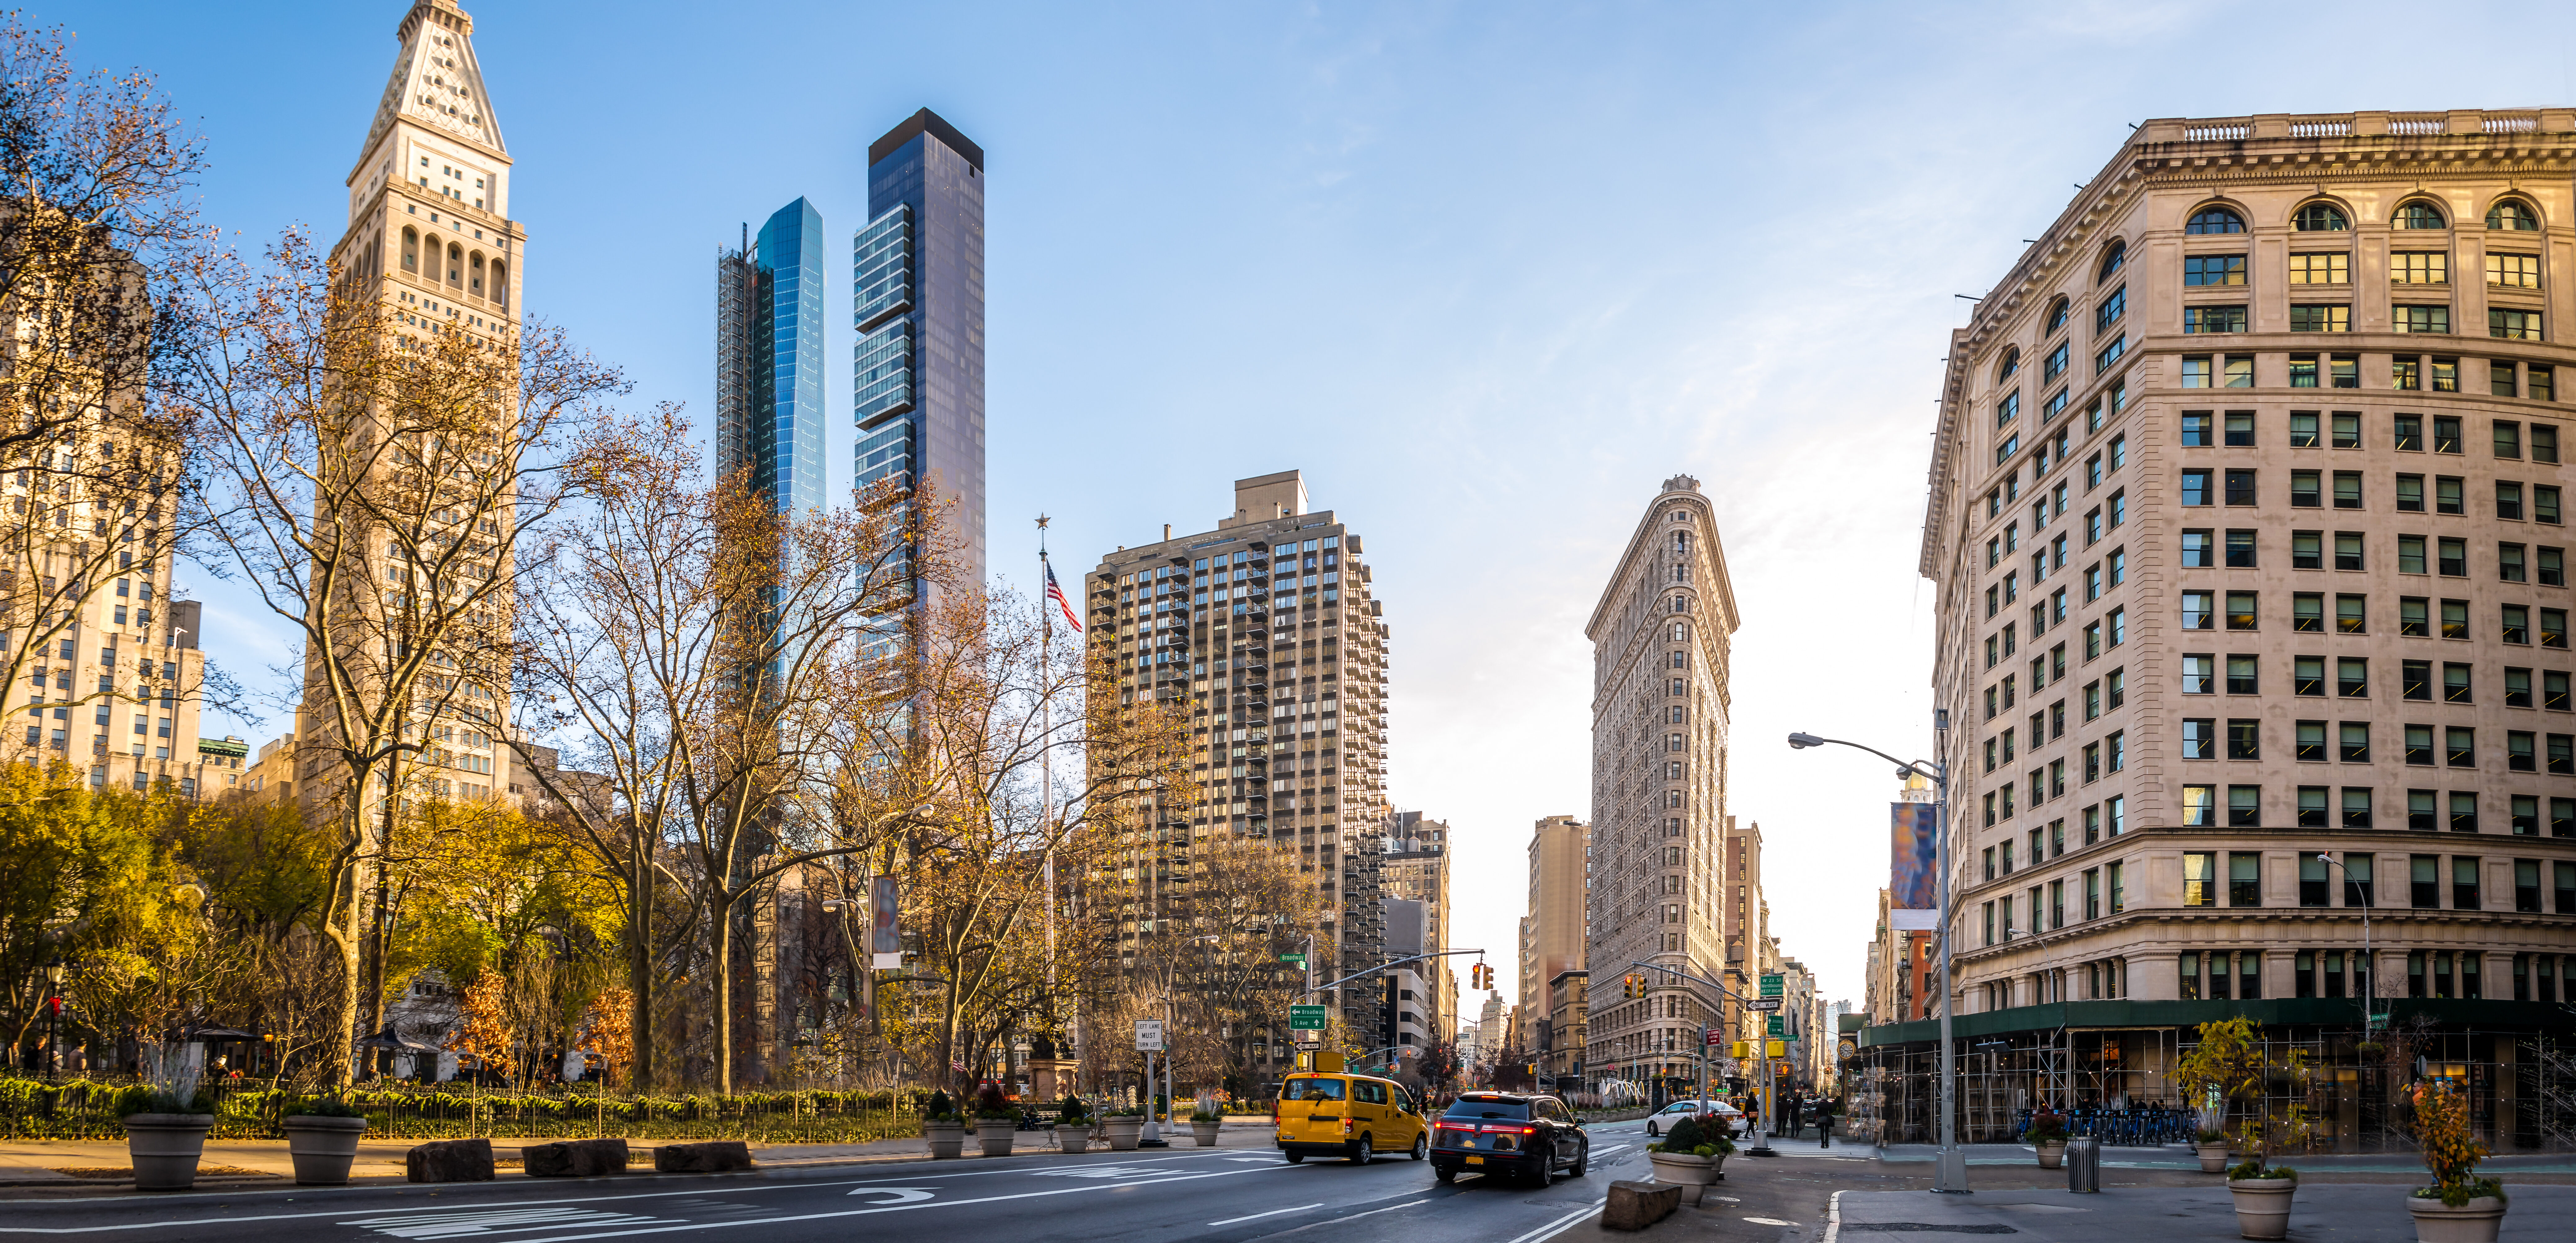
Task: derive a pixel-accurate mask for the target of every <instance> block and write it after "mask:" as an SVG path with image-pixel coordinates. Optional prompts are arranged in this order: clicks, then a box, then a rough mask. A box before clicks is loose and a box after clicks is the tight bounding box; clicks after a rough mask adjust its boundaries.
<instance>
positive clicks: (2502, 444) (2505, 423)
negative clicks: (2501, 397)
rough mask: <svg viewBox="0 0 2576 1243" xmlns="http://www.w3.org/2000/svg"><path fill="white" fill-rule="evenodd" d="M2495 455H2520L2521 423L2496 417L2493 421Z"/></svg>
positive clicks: (2508, 395)
mask: <svg viewBox="0 0 2576 1243" xmlns="http://www.w3.org/2000/svg"><path fill="white" fill-rule="evenodd" d="M2512 395H2513V394H2511V393H2507V394H2505V396H2507V397H2510V396H2512ZM2495 455H2496V456H2497V457H2500V458H2519V457H2521V456H2522V424H2520V423H2516V422H2514V421H2513V420H2511V419H2497V420H2496V421H2495Z"/></svg>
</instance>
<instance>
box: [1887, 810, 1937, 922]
mask: <svg viewBox="0 0 2576 1243" xmlns="http://www.w3.org/2000/svg"><path fill="white" fill-rule="evenodd" d="M1939 819H1940V817H1939V812H1938V808H1937V805H1935V804H1932V803H1891V804H1889V805H1888V822H1889V825H1890V829H1891V832H1890V834H1889V847H1890V849H1889V852H1888V888H1887V904H1888V906H1890V907H1891V908H1894V909H1896V910H1908V911H1928V910H1931V909H1933V907H1934V906H1936V905H1938V904H1939V902H1940V900H1941V899H1940V884H1941V873H1940V842H1939V841H1938V840H1936V837H1935V835H1936V834H1937V833H1938V832H1939V828H1940V826H1939Z"/></svg>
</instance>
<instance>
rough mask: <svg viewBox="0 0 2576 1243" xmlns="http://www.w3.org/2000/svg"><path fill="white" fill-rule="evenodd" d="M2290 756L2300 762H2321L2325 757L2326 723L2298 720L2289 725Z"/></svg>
mask: <svg viewBox="0 0 2576 1243" xmlns="http://www.w3.org/2000/svg"><path fill="white" fill-rule="evenodd" d="M2291 732H2292V737H2293V740H2294V741H2293V745H2292V747H2291V752H2290V754H2291V757H2292V758H2293V759H2296V760H2299V761H2300V762H2302V763H2323V762H2324V761H2325V758H2326V723H2325V722H2323V721H2298V722H2295V723H2293V724H2292V725H2291Z"/></svg>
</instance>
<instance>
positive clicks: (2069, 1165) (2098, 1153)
mask: <svg viewBox="0 0 2576 1243" xmlns="http://www.w3.org/2000/svg"><path fill="white" fill-rule="evenodd" d="M2066 1189H2067V1190H2068V1191H2090V1192H2099V1191H2101V1190H2102V1141H2100V1140H2098V1139H2095V1138H2093V1137H2092V1136H2090V1135H2078V1136H2076V1137H2075V1138H2073V1139H2070V1140H2068V1141H2066Z"/></svg>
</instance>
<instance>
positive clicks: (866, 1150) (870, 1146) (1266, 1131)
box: [0, 1117, 1271, 1191]
mask: <svg viewBox="0 0 2576 1243" xmlns="http://www.w3.org/2000/svg"><path fill="white" fill-rule="evenodd" d="M1270 1136H1271V1131H1270V1119H1269V1118H1267V1117H1230V1118H1228V1119H1226V1121H1225V1125H1224V1127H1223V1128H1222V1129H1220V1130H1219V1131H1218V1132H1217V1147H1220V1148H1268V1147H1270V1146H1271V1138H1270ZM1165 1138H1166V1139H1170V1138H1172V1137H1171V1135H1170V1134H1168V1133H1167V1134H1166V1135H1165ZM1012 1139H1013V1144H1012V1149H1011V1155H1012V1156H1015V1157H1027V1156H1043V1155H1048V1154H1053V1153H1057V1152H1058V1151H1059V1150H1058V1149H1057V1148H1056V1147H1055V1143H1054V1137H1053V1136H1051V1135H1050V1134H1048V1133H1047V1132H1045V1131H1016V1132H1013V1133H1012ZM425 1142H427V1141H425V1140H416V1139H371V1140H363V1141H360V1143H359V1145H358V1159H357V1161H356V1162H355V1163H353V1164H352V1165H351V1166H350V1168H349V1181H350V1182H352V1183H399V1182H402V1181H404V1177H405V1175H404V1168H403V1156H404V1154H405V1153H408V1152H410V1151H411V1150H412V1149H413V1148H415V1147H417V1146H419V1145H420V1144H422V1143H425ZM547 1142H550V1141H547V1140H542V1139H537V1140H522V1139H509V1140H494V1141H492V1157H493V1160H494V1161H495V1162H496V1163H499V1162H508V1163H511V1164H507V1165H503V1166H502V1167H501V1168H500V1169H498V1170H497V1171H496V1174H497V1176H498V1177H501V1178H522V1177H525V1175H523V1174H521V1173H520V1172H519V1170H518V1168H517V1166H516V1162H517V1161H518V1160H519V1150H520V1148H521V1147H522V1146H523V1145H527V1144H542V1143H547ZM682 1142H686V1141H681V1140H628V1141H627V1153H628V1157H627V1161H628V1164H627V1168H628V1169H629V1170H630V1171H637V1172H645V1171H650V1170H651V1169H652V1157H653V1149H654V1148H655V1147H656V1146H658V1145H660V1144H664V1143H682ZM1194 1146H1195V1145H1194V1143H1193V1141H1192V1139H1191V1136H1190V1132H1189V1124H1188V1123H1187V1122H1186V1121H1185V1122H1183V1123H1182V1124H1181V1127H1180V1131H1179V1138H1178V1140H1177V1141H1176V1142H1174V1143H1173V1144H1172V1145H1171V1147H1170V1148H1168V1149H1154V1150H1152V1151H1157V1152H1162V1151H1171V1152H1186V1151H1189V1150H1190V1149H1191V1148H1192V1147H1194ZM1090 1151H1092V1152H1106V1151H1108V1145H1107V1144H1106V1143H1105V1142H1099V1141H1095V1142H1094V1143H1093V1144H1092V1145H1091V1148H1090ZM980 1156H981V1150H980V1149H978V1148H977V1146H976V1141H975V1139H974V1137H973V1136H971V1135H970V1136H968V1137H967V1140H966V1155H965V1157H964V1158H962V1159H964V1160H976V1159H979V1158H980ZM751 1157H752V1161H753V1162H754V1164H755V1165H756V1166H757V1167H759V1168H763V1169H794V1168H802V1167H818V1166H833V1165H872V1164H881V1163H894V1162H906V1161H927V1160H929V1159H930V1154H929V1151H928V1150H927V1149H926V1148H925V1147H924V1145H923V1143H922V1141H921V1140H920V1139H918V1138H908V1139H884V1140H875V1141H872V1142H869V1143H864V1144H753V1145H752V1146H751ZM132 1164H133V1162H132V1158H131V1157H129V1156H128V1155H127V1153H126V1148H125V1143H124V1141H122V1140H0V1191H6V1190H23V1189H49V1190H50V1189H62V1188H69V1187H80V1186H94V1187H96V1188H98V1189H100V1190H104V1191H115V1190H119V1189H122V1188H126V1187H131V1186H132V1185H133V1182H134V1180H133V1175H132V1172H131V1167H132ZM294 1180H295V1162H294V1159H293V1158H292V1157H290V1156H288V1155H287V1151H286V1141H285V1140H282V1139H273V1140H218V1141H212V1142H209V1143H208V1144H207V1145H206V1155H205V1157H204V1159H203V1160H201V1161H200V1162H199V1163H198V1166H197V1181H198V1182H199V1183H200V1184H216V1185H222V1186H243V1187H253V1186H262V1185H286V1186H291V1185H293V1183H294Z"/></svg>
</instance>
